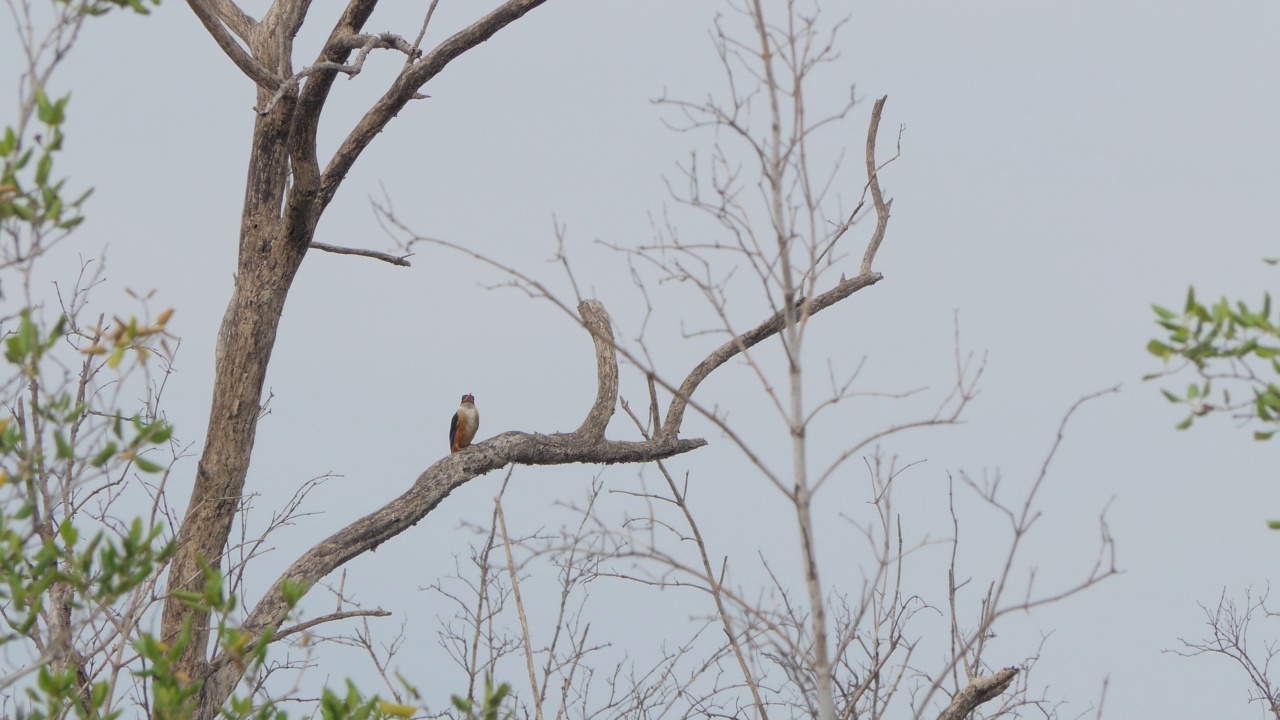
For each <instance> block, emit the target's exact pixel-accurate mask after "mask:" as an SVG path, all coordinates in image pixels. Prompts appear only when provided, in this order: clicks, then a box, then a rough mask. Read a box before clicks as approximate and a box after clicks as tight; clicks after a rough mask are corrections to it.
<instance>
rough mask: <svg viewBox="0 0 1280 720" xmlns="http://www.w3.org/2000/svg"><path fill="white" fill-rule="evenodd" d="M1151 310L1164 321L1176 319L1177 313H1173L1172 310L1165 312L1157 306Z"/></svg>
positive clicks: (1153, 306)
mask: <svg viewBox="0 0 1280 720" xmlns="http://www.w3.org/2000/svg"><path fill="white" fill-rule="evenodd" d="M1151 309H1152V310H1155V311H1156V314H1157V315H1159V316H1160V317H1162V318H1164V319H1165V320H1173V319H1174V318H1176V317H1178V314H1177V313H1175V312H1173V311H1172V310H1166V309H1164V308H1162V307H1160V306H1159V305H1152V306H1151Z"/></svg>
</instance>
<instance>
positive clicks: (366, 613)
mask: <svg viewBox="0 0 1280 720" xmlns="http://www.w3.org/2000/svg"><path fill="white" fill-rule="evenodd" d="M390 616H391V613H390V612H389V611H387V610H383V609H382V608H378V609H377V610H346V611H344V612H335V613H329V614H328V615H322V616H320V617H318V618H312V619H310V620H308V621H306V622H303V623H298V624H297V625H294V626H293V627H290V628H285V629H284V630H281V631H280V632H278V633H276V634H275V639H276V640H279V639H281V638H286V637H288V636H290V635H294V634H296V633H300V632H302V631H303V630H310V629H311V628H313V627H315V626H316V625H321V624H324V623H327V622H334V621H335V620H346V619H347V618H353V617H390Z"/></svg>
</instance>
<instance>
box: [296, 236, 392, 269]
mask: <svg viewBox="0 0 1280 720" xmlns="http://www.w3.org/2000/svg"><path fill="white" fill-rule="evenodd" d="M311 248H312V249H313V250H323V251H325V252H331V253H334V254H337V255H359V256H360V257H367V258H373V259H374V260H381V261H382V262H387V263H391V264H392V265H399V266H400V267H410V265H409V257H410V256H409V255H392V254H391V253H384V252H379V251H377V250H364V249H361V248H349V247H341V246H338V245H329V244H326V243H320V242H315V241H314V240H313V241H312V242H311Z"/></svg>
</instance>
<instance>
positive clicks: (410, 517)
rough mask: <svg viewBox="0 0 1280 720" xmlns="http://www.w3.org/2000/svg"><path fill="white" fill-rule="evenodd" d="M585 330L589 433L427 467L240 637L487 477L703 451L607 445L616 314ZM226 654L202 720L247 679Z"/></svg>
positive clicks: (280, 616) (295, 569)
mask: <svg viewBox="0 0 1280 720" xmlns="http://www.w3.org/2000/svg"><path fill="white" fill-rule="evenodd" d="M578 311H579V312H580V313H581V316H582V322H583V325H584V326H585V327H586V328H587V329H588V330H589V331H590V332H591V335H592V338H593V340H594V341H595V347H596V363H597V365H598V366H599V367H598V375H599V378H600V384H599V389H598V392H597V396H596V402H595V404H594V405H593V406H592V408H591V410H590V411H589V412H588V414H587V418H586V420H585V421H584V422H583V423H582V427H581V428H579V429H578V430H576V431H574V432H572V433H555V434H551V435H543V434H540V433H522V432H507V433H503V434H501V435H498V436H497V437H494V438H491V439H489V440H486V441H484V442H482V443H478V444H475V445H472V446H470V447H468V448H467V449H465V450H463V451H461V452H457V453H452V454H450V455H447V456H445V457H444V458H442V459H440V460H438V461H437V462H436V463H435V464H433V465H432V466H431V467H429V468H427V469H426V470H425V471H424V472H423V473H422V474H421V475H419V476H418V479H417V480H416V481H415V482H414V484H413V487H411V488H409V490H408V491H406V492H405V493H404V494H403V495H401V496H400V497H398V498H396V499H394V500H392V501H391V502H389V503H387V504H386V505H384V506H382V508H380V509H378V510H376V511H374V512H373V513H371V514H369V515H366V516H365V517H363V518H360V519H359V520H356V521H355V522H353V523H351V524H350V525H348V526H346V527H345V528H343V529H342V530H339V531H338V532H336V533H334V534H333V535H331V536H329V538H328V539H326V540H323V541H321V542H320V543H318V544H317V545H315V546H314V547H312V548H311V549H310V550H308V551H307V552H305V553H303V554H302V556H301V557H299V558H298V559H297V560H296V561H294V563H293V565H291V566H290V567H289V569H288V570H286V571H285V572H284V574H283V575H281V576H280V578H279V579H277V580H276V582H275V584H274V585H272V586H271V589H270V590H268V591H267V592H266V593H265V594H264V595H263V597H262V599H261V600H259V601H258V604H257V606H256V607H254V609H253V611H252V612H250V613H249V616H248V617H247V618H246V619H245V621H244V624H243V625H242V627H241V631H242V632H245V633H248V634H250V635H255V636H256V635H258V634H260V633H262V632H264V631H266V630H267V629H268V628H273V627H279V625H280V623H282V622H283V621H284V619H285V617H286V616H287V614H288V611H289V607H288V604H287V603H286V602H285V599H284V592H283V588H284V584H285V582H290V583H293V584H295V585H300V586H302V587H305V588H311V587H313V586H314V585H315V584H316V583H317V582H319V581H320V580H321V579H323V578H324V577H325V576H326V575H328V574H329V573H331V572H333V571H334V570H336V569H337V568H339V567H342V566H343V565H344V564H346V563H347V562H349V561H350V560H352V559H353V558H355V557H357V556H359V555H361V554H363V553H366V552H370V551H372V550H376V549H377V548H378V546H379V545H381V544H382V543H384V542H386V541H387V540H390V539H391V538H393V537H395V536H397V535H399V534H400V533H403V532H404V531H406V530H408V529H409V528H411V527H413V526H414V525H417V524H418V522H420V521H421V520H422V519H423V518H424V517H426V516H427V514H428V513H430V512H431V511H432V510H434V509H435V508H436V506H438V505H439V504H440V502H441V501H443V500H444V499H445V498H446V497H448V496H449V494H450V493H451V492H453V491H454V490H455V489H457V488H459V487H461V486H462V485H464V484H466V483H467V482H469V481H471V480H473V479H475V478H477V477H479V476H481V475H484V474H486V473H489V472H492V471H494V470H498V469H500V468H503V467H506V466H507V465H510V464H513V463H515V464H520V465H567V464H570V463H587V464H593V465H613V464H617V463H642V462H651V461H654V460H663V459H666V458H669V457H673V456H675V455H680V454H683V453H687V452H690V451H692V450H696V449H698V448H700V447H703V446H705V445H706V444H707V441H706V440H702V439H690V440H679V439H676V438H675V437H657V438H654V439H651V440H645V441H640V442H627V441H616V440H606V439H604V437H603V434H604V427H605V426H606V425H607V424H608V421H609V417H610V416H611V415H612V414H613V407H614V405H615V404H616V401H617V395H618V365H617V356H616V354H615V351H614V346H613V333H612V329H611V323H610V320H609V315H608V313H607V312H606V311H605V309H604V305H603V304H601V303H600V302H599V301H597V300H590V301H585V302H583V303H582V304H580V305H579V306H578ZM233 660H234V658H232V657H230V656H229V655H227V654H226V653H222V654H220V655H218V656H217V657H216V658H214V660H213V661H212V662H211V663H210V664H209V669H210V674H209V676H208V678H207V679H206V681H205V685H204V689H203V691H202V693H201V698H200V703H201V711H200V713H199V714H198V715H197V716H198V717H215V716H216V715H217V711H218V708H220V707H222V704H223V703H224V702H226V699H227V698H228V697H230V695H231V691H232V690H234V689H235V686H236V685H237V684H238V683H239V682H240V678H241V676H242V675H243V673H244V669H245V668H244V665H243V663H237V662H234V661H233Z"/></svg>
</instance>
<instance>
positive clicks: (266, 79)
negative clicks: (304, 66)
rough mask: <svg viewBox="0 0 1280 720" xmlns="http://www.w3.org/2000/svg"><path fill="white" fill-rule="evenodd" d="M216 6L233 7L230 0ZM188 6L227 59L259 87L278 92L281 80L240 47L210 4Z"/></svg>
mask: <svg viewBox="0 0 1280 720" xmlns="http://www.w3.org/2000/svg"><path fill="white" fill-rule="evenodd" d="M214 4H215V5H217V6H218V7H221V6H223V5H231V3H230V2H229V0H223V1H222V2H216V3H214ZM187 5H189V6H190V7H191V10H192V11H193V12H194V13H195V14H196V17H197V18H199V20H200V24H202V25H204V29H205V30H208V31H209V35H210V36H212V37H213V41H214V42H216V43H218V47H220V48H222V52H224V53H226V55H227V57H228V58H230V59H231V62H233V63H235V64H236V67H238V68H240V70H241V72H243V73H244V74H245V75H248V76H249V79H250V80H253V81H254V82H255V83H257V84H258V86H259V87H262V88H265V89H267V90H276V89H278V88H279V87H280V84H281V79H280V78H279V77H277V76H276V75H274V74H273V73H272V72H271V71H270V70H268V69H267V68H265V67H263V66H262V64H261V63H259V62H258V61H257V60H254V59H253V57H252V56H251V55H250V54H249V53H248V52H247V51H246V50H245V49H244V48H243V47H241V46H240V43H239V42H237V41H236V39H235V38H234V37H232V35H231V33H230V32H228V31H227V27H226V26H225V25H223V22H224V18H220V17H219V15H218V14H217V13H216V12H215V10H214V9H213V7H210V3H209V2H206V0H187ZM244 18H245V19H247V18H248V16H247V15H245V16H244ZM230 24H231V23H228V25H230ZM236 24H237V25H238V24H240V23H239V22H238V21H237V23H236ZM232 29H233V30H236V27H235V25H232ZM241 29H244V30H245V31H246V34H247V31H248V29H247V28H241ZM237 34H240V32H239V30H237ZM242 37H243V36H242Z"/></svg>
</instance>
